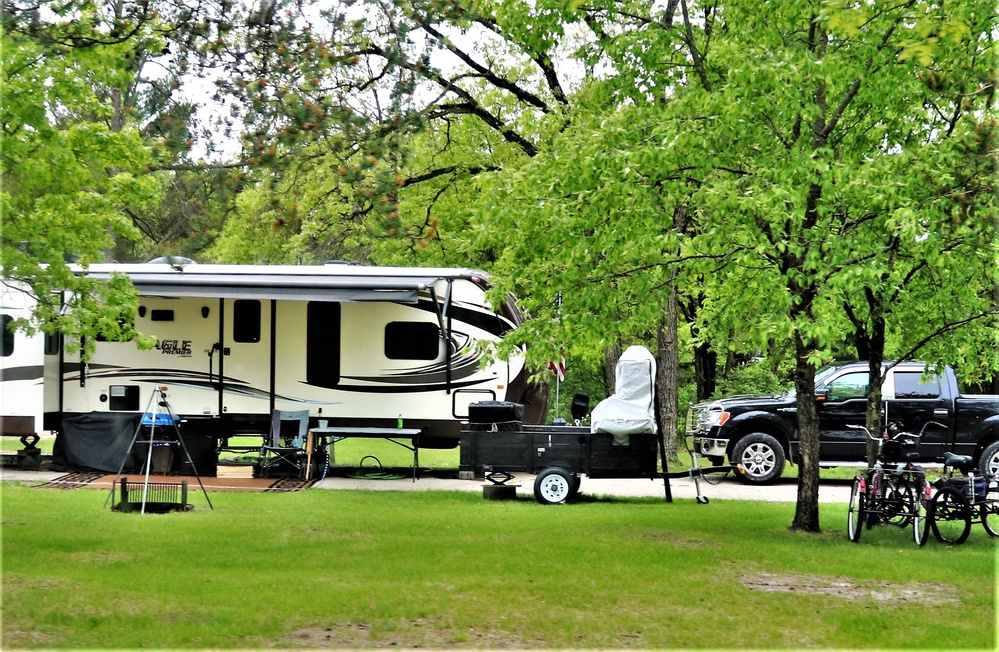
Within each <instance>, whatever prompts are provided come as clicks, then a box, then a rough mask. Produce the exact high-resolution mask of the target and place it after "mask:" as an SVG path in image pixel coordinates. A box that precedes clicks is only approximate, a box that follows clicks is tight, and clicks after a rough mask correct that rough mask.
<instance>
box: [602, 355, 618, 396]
mask: <svg viewBox="0 0 999 652" xmlns="http://www.w3.org/2000/svg"><path fill="white" fill-rule="evenodd" d="M621 353H622V350H621V343H620V342H615V343H614V344H612V345H611V346H608V347H607V348H606V349H604V384H605V385H606V386H607V395H608V396H610V395H611V394H613V393H614V388H615V387H616V386H617V361H618V360H620V359H621Z"/></svg>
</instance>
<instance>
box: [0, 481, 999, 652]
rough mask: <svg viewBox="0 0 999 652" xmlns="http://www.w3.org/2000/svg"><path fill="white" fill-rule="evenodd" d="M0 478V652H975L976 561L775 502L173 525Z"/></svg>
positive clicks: (312, 504) (377, 506)
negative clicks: (526, 651)
mask: <svg viewBox="0 0 999 652" xmlns="http://www.w3.org/2000/svg"><path fill="white" fill-rule="evenodd" d="M105 498H106V493H105V492H104V491H98V490H88V489H77V490H74V491H57V490H50V489H35V488H31V487H30V486H28V485H25V484H20V483H13V482H6V483H3V484H2V495H0V506H2V512H3V525H2V535H3V551H2V555H3V556H2V561H3V596H2V597H3V635H2V644H3V649H15V648H48V649H53V648H58V649H67V648H77V649H79V648H139V647H164V648H174V649H177V648H215V649H237V648H238V649H248V648H281V649H294V648H371V647H431V648H480V649H481V648H500V647H515V648H547V649H551V648H667V649H672V648H712V649H718V648H743V649H745V648H755V649H760V648H799V647H835V648H894V649H898V648H917V647H918V648H923V649H944V648H947V649H953V648H957V647H962V648H978V649H993V648H994V647H995V644H996V637H995V628H994V624H995V606H994V597H995V576H996V567H995V563H996V556H995V552H996V548H995V544H994V543H993V541H992V540H990V539H989V538H988V537H987V535H986V534H985V532H984V530H982V529H981V527H980V526H977V525H976V526H975V529H974V530H973V532H972V536H971V537H970V539H969V540H968V542H967V543H966V544H964V545H962V546H957V547H953V548H949V547H946V546H943V545H940V544H938V543H937V542H936V541H930V543H929V545H927V546H926V547H925V548H917V547H916V546H915V545H914V544H913V543H912V542H911V539H910V535H911V532H910V531H908V530H906V531H901V530H896V529H888V528H886V527H879V528H876V529H874V530H871V531H869V532H865V534H864V538H863V540H862V542H861V543H860V544H853V543H850V542H849V541H847V539H846V535H845V533H844V531H843V530H844V527H843V524H844V522H845V519H846V506H845V505H822V507H821V509H822V512H821V518H822V521H823V524H824V525H825V527H826V530H827V531H826V532H824V533H822V534H819V535H803V534H793V533H789V532H788V530H787V525H788V524H789V523H790V521H791V518H792V515H793V510H794V506H793V505H789V504H770V503H750V502H738V501H723V500H713V501H712V502H711V503H710V505H698V504H696V503H694V502H692V501H691V502H677V503H673V504H665V503H663V502H662V501H661V500H653V499H650V500H642V499H628V500H625V499H604V500H589V501H584V502H580V503H576V504H571V505H561V506H544V505H539V504H537V503H535V502H534V501H533V500H531V499H529V498H528V497H526V496H525V497H524V498H522V499H519V500H515V501H509V502H498V501H485V500H483V499H482V497H481V496H480V495H478V494H476V493H471V492H378V491H373V492H372V491H335V490H321V489H311V490H308V491H304V492H300V493H294V494H245V493H223V492H215V493H213V494H212V495H211V500H212V503H213V504H214V506H215V509H214V511H212V510H209V509H208V508H207V505H206V504H205V502H204V497H203V496H201V494H200V493H198V492H194V493H193V496H192V501H193V502H194V503H195V504H196V506H197V507H196V509H195V510H194V511H192V512H188V513H182V514H166V515H154V514H146V515H139V514H121V513H116V512H111V511H110V510H108V509H107V508H105V507H104V501H105Z"/></svg>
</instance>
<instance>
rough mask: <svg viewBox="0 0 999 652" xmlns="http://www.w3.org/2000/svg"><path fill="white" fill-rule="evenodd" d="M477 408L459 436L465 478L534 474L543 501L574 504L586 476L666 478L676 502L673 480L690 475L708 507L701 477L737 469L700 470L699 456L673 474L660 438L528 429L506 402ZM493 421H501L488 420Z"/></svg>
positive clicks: (699, 499) (569, 428)
mask: <svg viewBox="0 0 999 652" xmlns="http://www.w3.org/2000/svg"><path fill="white" fill-rule="evenodd" d="M476 405H482V404H473V405H472V408H471V409H470V414H471V416H472V422H471V423H469V425H468V426H467V427H466V428H464V429H463V430H462V432H461V457H460V462H459V472H460V475H461V477H465V478H472V477H484V478H485V479H486V480H488V481H490V482H492V483H494V484H497V485H502V484H503V483H505V482H506V481H508V480H509V479H511V478H512V477H513V475H512V474H514V473H530V474H532V475H536V476H537V478H536V479H535V481H534V497H535V498H536V499H537V500H538V502H540V503H544V504H557V503H562V502H565V501H567V500H571V499H572V498H573V496H575V495H576V492H577V491H579V484H580V476H581V475H583V474H586V475H587V476H588V477H590V478H595V479H597V478H649V479H651V480H655V479H659V478H662V479H663V484H664V486H665V489H666V500H667V501H668V502H672V501H673V495H672V492H671V490H670V486H669V478H682V477H692V478H693V479H694V481H695V484H696V486H697V502H699V503H707V502H708V499H707V497H705V496H703V495H701V492H700V484H699V482H698V481H699V478H700V476H701V475H703V474H704V473H714V472H726V471H732V470H735V467H731V466H714V467H708V468H698V467H697V464H696V457H695V458H694V468H692V469H689V470H687V471H680V472H674V473H669V472H668V470H667V467H666V460H665V455H664V452H665V451H663V450H662V446H661V440H660V438H659V436H658V435H656V434H653V433H639V434H630V435H628V436H627V443H626V444H623V443H621V442H620V441H618V440H617V439H616V438H615V436H614V435H612V434H610V433H605V432H591V431H590V429H589V428H588V427H582V426H534V425H528V426H524V425H523V424H522V423H521V422H520V421H519V420H518V419H516V416H517V414H518V413H517V411H516V408H510V411H509V412H507V411H505V408H504V404H500V403H496V404H491V405H490V406H489V407H488V411H487V413H485V414H483V413H482V412H481V411H478V410H475V409H474V408H475V406H476ZM505 405H511V404H505ZM476 414H478V416H476ZM491 417H492V418H496V419H497V420H495V421H490V420H489V419H490V418H491ZM507 417H514V418H510V419H508V418H507ZM660 462H661V463H662V469H663V471H662V472H660V470H659V464H660Z"/></svg>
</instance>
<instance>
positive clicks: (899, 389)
mask: <svg viewBox="0 0 999 652" xmlns="http://www.w3.org/2000/svg"><path fill="white" fill-rule="evenodd" d="M938 396H940V382H939V381H938V380H937V378H936V377H934V376H931V377H930V378H929V379H927V381H926V382H925V383H924V382H923V372H921V371H896V372H895V398H937V397H938Z"/></svg>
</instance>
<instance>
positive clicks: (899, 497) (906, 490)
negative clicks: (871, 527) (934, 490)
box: [882, 477, 918, 543]
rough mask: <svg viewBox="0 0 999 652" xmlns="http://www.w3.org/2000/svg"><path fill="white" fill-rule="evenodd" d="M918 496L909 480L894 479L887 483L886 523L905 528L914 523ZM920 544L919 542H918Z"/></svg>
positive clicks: (887, 480)
mask: <svg viewBox="0 0 999 652" xmlns="http://www.w3.org/2000/svg"><path fill="white" fill-rule="evenodd" d="M915 496H916V494H915V491H914V490H913V488H912V483H911V482H909V480H908V479H907V478H904V477H902V478H892V479H890V480H889V479H886V481H885V496H884V501H883V504H884V507H883V509H884V515H883V516H882V519H883V520H884V522H885V523H891V524H892V525H897V526H899V527H905V526H906V525H908V524H909V523H912V516H913V513H914V512H915V505H916V497H915ZM917 543H918V542H917Z"/></svg>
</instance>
